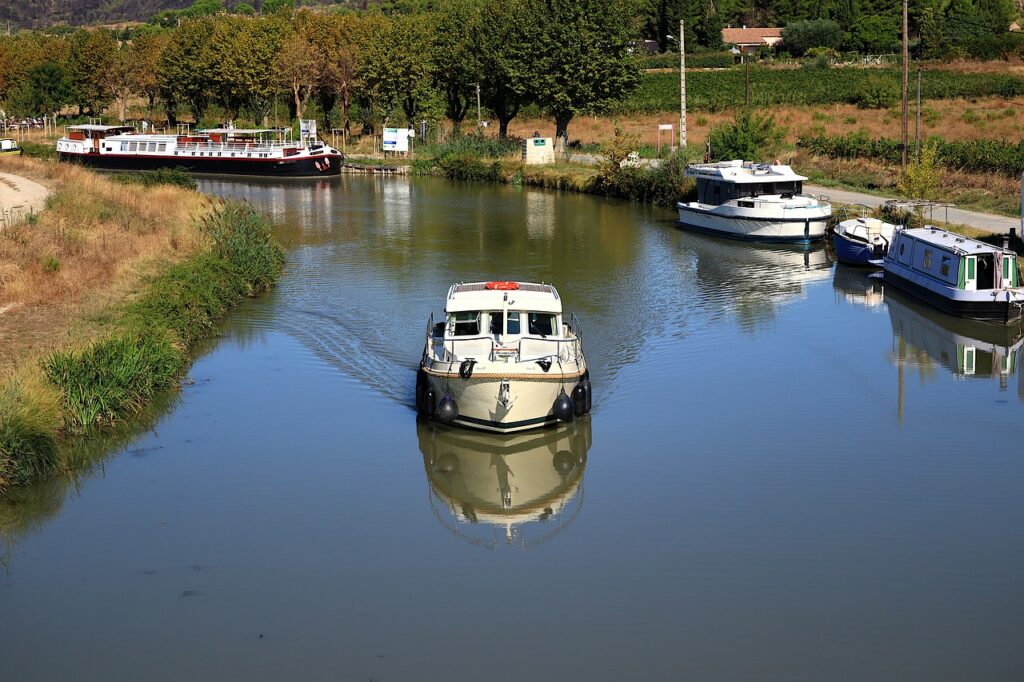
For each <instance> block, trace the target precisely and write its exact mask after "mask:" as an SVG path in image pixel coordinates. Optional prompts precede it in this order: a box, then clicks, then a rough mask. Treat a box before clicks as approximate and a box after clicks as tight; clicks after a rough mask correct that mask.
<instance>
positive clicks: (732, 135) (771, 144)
mask: <svg viewBox="0 0 1024 682" xmlns="http://www.w3.org/2000/svg"><path fill="white" fill-rule="evenodd" d="M781 139H782V131H781V130H780V129H779V127H778V126H776V125H775V118H774V117H773V116H762V115H760V114H756V113H755V114H752V113H749V112H743V111H741V112H737V114H736V116H735V117H734V119H733V121H732V122H731V123H720V124H719V125H717V126H715V127H714V128H712V129H711V136H710V140H711V154H712V156H713V157H714V158H716V159H743V160H746V161H758V160H760V159H765V158H770V157H771V156H773V155H774V152H775V150H776V148H777V147H778V145H779V143H780V142H781Z"/></svg>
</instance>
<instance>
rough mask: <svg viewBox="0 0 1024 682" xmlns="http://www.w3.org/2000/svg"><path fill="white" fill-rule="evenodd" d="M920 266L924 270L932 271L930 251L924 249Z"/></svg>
mask: <svg viewBox="0 0 1024 682" xmlns="http://www.w3.org/2000/svg"><path fill="white" fill-rule="evenodd" d="M922 265H923V266H924V269H925V270H931V269H932V252H931V249H925V250H924V259H923V262H922Z"/></svg>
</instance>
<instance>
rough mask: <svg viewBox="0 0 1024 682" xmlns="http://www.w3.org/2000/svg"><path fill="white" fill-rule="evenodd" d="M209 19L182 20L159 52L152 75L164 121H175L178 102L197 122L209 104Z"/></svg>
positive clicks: (211, 66) (211, 63) (211, 64)
mask: <svg viewBox="0 0 1024 682" xmlns="http://www.w3.org/2000/svg"><path fill="white" fill-rule="evenodd" d="M212 37H213V19H212V18H210V17H202V18H199V19H191V20H188V21H183V22H182V24H181V26H179V27H178V28H177V29H176V30H175V31H174V32H173V33H172V34H171V39H170V40H169V41H168V44H167V47H166V49H164V50H163V52H162V54H161V55H160V61H159V64H158V65H157V72H156V78H157V83H158V86H157V87H158V89H159V92H160V98H161V99H162V100H163V102H164V107H165V109H166V110H167V119H168V122H169V123H171V124H172V125H173V124H174V123H175V122H176V116H175V114H176V110H177V107H178V105H179V104H184V105H185V106H187V107H188V108H189V109H190V110H191V112H192V115H193V116H194V117H195V120H196V121H199V120H200V119H201V118H202V117H203V114H204V113H206V109H207V107H209V106H210V97H211V95H210V88H211V83H210V80H209V74H210V73H211V72H212V71H213V70H214V69H215V67H216V62H215V56H214V54H213V53H212V51H211V49H210V42H211V39H212Z"/></svg>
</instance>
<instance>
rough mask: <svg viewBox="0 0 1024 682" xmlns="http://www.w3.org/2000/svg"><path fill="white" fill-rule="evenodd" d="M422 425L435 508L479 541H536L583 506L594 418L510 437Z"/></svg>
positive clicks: (462, 532)
mask: <svg viewBox="0 0 1024 682" xmlns="http://www.w3.org/2000/svg"><path fill="white" fill-rule="evenodd" d="M416 428H417V435H418V437H419V446H420V452H421V453H422V454H423V466H424V469H425V470H426V473H427V481H428V482H429V491H430V493H429V494H430V506H431V508H432V510H433V512H434V515H435V516H436V517H437V519H438V521H440V522H441V523H442V524H443V525H444V526H445V527H446V528H448V530H450V531H451V532H452V533H454V534H455V535H457V536H459V537H461V538H463V539H465V540H467V541H469V542H471V543H472V544H475V545H480V546H484V547H489V548H491V549H494V548H496V547H498V546H500V545H503V544H504V545H516V546H519V547H523V548H525V547H531V546H534V545H537V544H540V543H541V542H544V541H545V540H547V539H549V538H550V537H552V536H553V535H555V534H557V533H559V532H560V531H561V530H562V529H564V528H565V527H567V526H568V525H569V524H570V523H572V521H573V520H574V519H575V518H576V516H577V515H578V514H579V513H580V511H581V510H582V506H583V492H582V485H583V469H584V468H585V466H586V463H587V452H588V451H589V450H590V444H591V431H590V420H589V419H583V420H580V421H578V422H576V423H574V424H571V425H566V426H561V427H559V428H557V429H544V430H541V431H533V432H530V433H527V434H522V435H515V436H505V437H501V436H495V435H494V434H490V433H477V432H473V431H466V430H463V429H454V428H449V427H445V426H440V425H437V424H434V423H430V422H422V421H421V422H419V423H418V424H417V426H416ZM441 508H443V509H441ZM445 510H446V511H445ZM542 524H543V527H542Z"/></svg>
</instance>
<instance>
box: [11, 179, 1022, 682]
mask: <svg viewBox="0 0 1024 682" xmlns="http://www.w3.org/2000/svg"><path fill="white" fill-rule="evenodd" d="M202 189H203V190H205V191H207V192H211V193H213V194H216V195H220V196H230V197H237V198H241V199H245V200H247V201H250V202H252V203H253V204H254V205H255V206H257V207H259V208H260V209H263V210H265V211H266V212H268V213H269V214H270V215H271V216H273V218H274V220H275V222H276V224H277V231H278V235H279V236H280V238H281V240H282V241H283V242H284V243H285V244H286V245H287V250H288V263H287V272H286V274H285V276H284V278H283V279H282V281H281V282H280V285H279V286H278V287H277V288H276V289H275V290H274V291H273V292H271V293H270V294H269V295H267V296H264V297H262V298H260V299H257V300H251V301H246V302H245V303H244V304H243V305H241V306H240V307H239V308H238V309H237V310H236V311H234V312H233V313H232V314H231V316H230V318H229V319H228V320H226V322H225V323H224V325H223V327H222V329H221V334H220V336H219V338H217V339H215V340H213V341H212V342H211V343H209V344H208V345H207V346H206V347H204V348H203V349H201V353H200V356H199V358H198V359H197V361H196V363H195V364H194V366H193V367H192V369H191V371H190V372H189V374H188V377H187V380H186V381H185V382H184V385H183V387H182V390H181V391H180V393H178V394H176V395H175V396H172V397H170V398H168V399H167V400H166V401H165V402H163V403H162V404H160V405H157V406H154V408H153V409H152V410H150V411H148V412H147V413H146V414H144V415H142V416H141V417H140V419H139V420H138V421H137V423H134V424H132V425H130V428H127V429H123V430H121V431H119V432H117V433H114V434H111V435H110V436H109V437H108V438H105V439H104V440H102V441H95V442H92V443H90V444H88V446H87V447H83V449H82V451H81V452H80V456H81V458H82V460H83V462H86V463H87V466H85V468H83V470H82V471H81V473H79V474H78V475H77V476H76V477H75V478H74V479H73V480H58V481H51V482H48V483H46V484H44V485H40V486H38V487H35V488H32V489H29V490H26V491H20V492H18V493H16V494H15V495H13V496H12V498H11V499H9V500H7V501H6V502H4V503H3V504H2V505H0V534H2V540H3V546H2V550H3V551H2V554H0V558H2V566H0V677H2V678H3V679H5V680H60V679H75V680H140V679H145V680H181V679H224V680H227V679H244V680H248V681H255V680H282V679H294V680H368V679H369V680H386V681H391V680H439V681H445V682H448V681H455V680H491V681H501V680H509V681H513V680H514V681H517V682H518V681H520V680H527V679H529V680H568V679H586V680H609V681H615V682H621V681H622V680H630V679H640V680H681V679H700V680H737V679H776V680H822V679H871V680H910V679H914V680H917V679H920V680H930V681H934V680H964V679H984V680H1011V679H1012V680H1018V679H1021V677H1022V676H1024V648H1022V647H1021V646H1020V642H1021V640H1022V637H1024V579H1022V576H1024V534H1022V531H1021V526H1022V521H1024V495H1022V494H1021V490H1022V487H1024V454H1022V453H1024V449H1022V442H1024V419H1022V418H1024V380H1022V369H1021V366H1022V360H1024V358H1022V357H1021V355H1022V352H1021V348H1020V346H1021V341H1020V332H1019V331H1017V330H1011V331H1009V332H1007V331H1006V330H1002V329H993V328H991V327H985V326H983V325H972V324H968V323H963V322H955V321H952V320H950V319H949V318H943V317H940V316H938V315H936V314H933V313H931V312H930V311H928V310H925V309H922V308H921V307H919V306H917V305H915V304H914V303H912V302H910V301H908V300H906V299H904V298H899V297H898V296H897V295H895V294H891V293H890V292H889V291H884V290H883V288H882V286H881V285H880V284H879V283H877V282H876V281H874V280H871V279H869V278H868V277H867V276H866V275H865V274H864V273H861V272H856V271H849V270H845V269H837V268H836V266H834V265H833V264H832V263H830V262H829V259H828V256H827V254H826V252H825V251H824V250H821V249H818V250H812V251H802V250H786V249H777V248H764V247H755V246H750V245H745V244H740V243H735V242H726V241H719V240H717V239H713V238H709V237H704V236H698V235H694V234H692V233H687V232H682V231H680V230H678V229H677V228H676V227H675V224H674V220H673V218H674V216H673V213H672V212H671V211H667V210H663V209H655V208H649V207H642V206H636V205H631V204H628V203H623V202H618V201H612V200H604V199H600V198H594V197H585V196H578V195H573V194H558V193H553V192H548V191H540V190H534V189H526V188H516V187H507V186H489V185H459V184H453V183H447V182H444V181H441V180H436V179H419V178H416V179H411V180H408V179H390V178H388V179H379V178H367V177H348V176H346V177H343V178H341V179H340V180H334V181H330V182H322V183H314V184H301V183H290V184H272V183H246V182H240V181H239V182H235V181H220V180H217V181H213V180H205V181H203V182H202ZM480 279H499V280H504V279H523V280H543V281H548V282H553V283H555V284H556V285H557V286H558V288H559V291H560V293H561V294H562V297H563V299H564V303H565V307H566V310H567V311H575V312H576V313H577V315H578V316H579V317H580V319H581V321H582V324H583V331H584V343H585V349H586V352H587V355H588V359H589V364H590V367H591V371H592V375H593V382H594V386H595V398H594V410H593V413H592V415H591V416H590V417H589V418H587V419H585V420H584V421H582V422H580V423H577V424H575V425H573V426H571V427H566V428H562V429H559V430H554V431H540V432H534V433H529V434H525V435H521V436H516V437H513V438H501V437H496V436H489V435H482V434H477V433H473V432H467V431H456V430H450V429H445V428H441V427H437V426H434V425H431V424H424V423H417V420H416V417H415V414H414V410H413V406H412V402H413V387H414V381H415V367H416V362H417V359H418V356H419V353H420V351H421V347H422V340H423V334H424V331H425V325H426V321H427V317H428V315H429V314H430V313H431V312H439V311H440V310H441V308H442V306H443V298H444V295H445V292H446V290H447V287H448V285H449V284H450V283H451V282H454V281H458V280H467V281H468V280H480Z"/></svg>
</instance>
